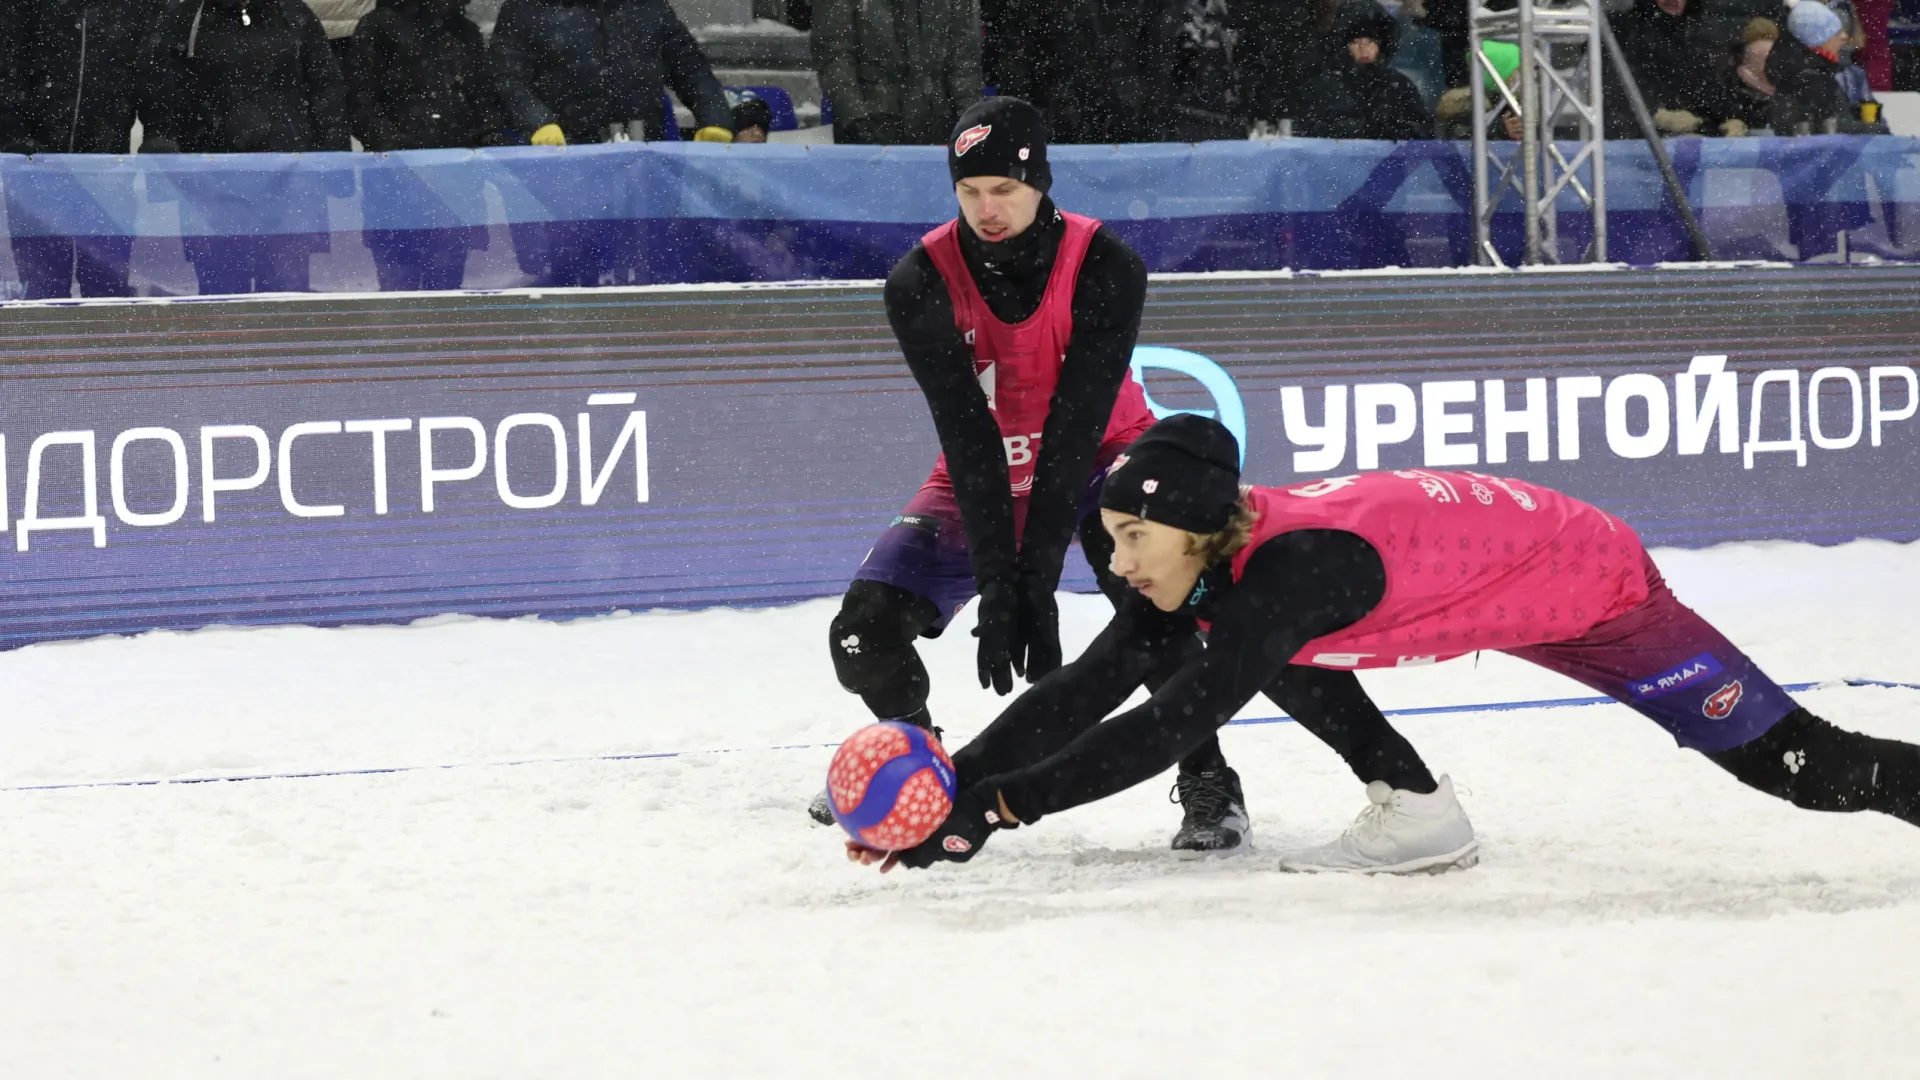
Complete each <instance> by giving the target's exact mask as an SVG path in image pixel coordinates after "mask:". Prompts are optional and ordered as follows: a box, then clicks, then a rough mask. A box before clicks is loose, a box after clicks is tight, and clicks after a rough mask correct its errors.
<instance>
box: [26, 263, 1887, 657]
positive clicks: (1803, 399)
mask: <svg viewBox="0 0 1920 1080" xmlns="http://www.w3.org/2000/svg"><path fill="white" fill-rule="evenodd" d="M1916 288H1920V269H1907V268H1891V267H1890V268H1880V269H1864V268H1852V269H1812V268H1802V269H1774V270H1722V271H1699V270H1688V271H1645V272H1613V273H1537V274H1536V273H1527V274H1491V273H1488V274H1454V275H1418V276H1416V275H1406V276H1400V275H1381V276H1344V277H1326V278H1289V277H1284V276H1269V277H1245V276H1243V277H1216V278H1204V279H1162V280H1157V281H1156V282H1155V283H1154V285H1153V287H1152V290H1151V293H1150V295H1149V298H1148V307H1147V317H1146V321H1145V325H1144V328H1143V331H1142V336H1141V340H1140V348H1139V349H1138V350H1137V352H1136V354H1135V358H1134V366H1135V370H1136V371H1137V372H1138V373H1139V374H1140V376H1141V378H1142V380H1143V381H1144V383H1145V385H1146V387H1147V390H1148V394H1149V396H1150V398H1151V399H1152V401H1153V403H1154V405H1155V407H1156V409H1157V410H1158V411H1162V412H1164V411H1169V410H1194V411H1206V412H1211V413H1213V414H1214V415H1216V416H1218V417H1219V418H1220V419H1221V421H1222V422H1223V423H1225V424H1227V426H1229V427H1230V428H1232V429H1233V430H1234V431H1235V432H1236V434H1238V435H1240V436H1241V439H1242V445H1243V446H1244V448H1245V452H1246V476H1247V478H1248V479H1249V481H1251V482H1255V483H1266V484H1276V485H1278V484H1287V483H1290V482H1293V481H1296V480H1300V479H1302V478H1310V477H1325V476H1337V475H1345V474H1347V473H1352V472H1355V471H1359V470H1366V469H1376V468H1382V469H1412V468H1446V469H1467V470H1474V471H1484V472H1487V473H1489V474H1494V475H1507V476H1517V477H1523V478H1526V479H1529V480H1533V481H1537V482H1540V483H1544V484H1549V485H1553V486H1556V487H1559V488H1561V489H1563V490H1566V491H1568V492H1570V493H1572V494H1574V495H1576V496H1579V497H1581V498H1585V499H1588V500H1590V501H1592V502H1595V503H1597V504H1599V505H1601V506H1602V507H1605V508H1606V509H1608V510H1611V511H1613V512H1615V513H1617V514H1620V515H1622V516H1624V517H1625V518H1626V519H1627V520H1628V521H1629V522H1630V523H1632V524H1633V525H1634V526H1635V527H1637V528H1638V529H1639V530H1640V531H1641V533H1642V534H1643V535H1644V537H1645V539H1646V540H1647V541H1648V542H1649V543H1652V544H1668V545H1685V546H1700V545H1706V544H1712V543H1717V542H1722V541H1730V540H1755V539H1776V538H1784V539H1795V540H1807V541H1813V542H1817V543H1834V542H1840V541H1844V540H1849V539H1853V538H1856V537H1884V538H1888V539H1893V540H1912V539H1915V538H1917V537H1920V418H1917V417H1916V405H1920V380H1916V375H1915V370H1916V363H1917V362H1920V313H1916V311H1915V305H1914V304H1913V303H1912V302H1911V297H1912V296H1913V295H1915V290H1916ZM0 373H4V378H3V379H0V647H12V646H19V645H23V644H28V643H31V642H35V641H44V640H50V639H56V638H65V637H78V636H87V635H93V634H101V633H122V632H133V631H140V630H145V629H152V628H160V627H194V626H203V625H208V624H213V623H281V622H296V623H309V624H319V625H334V624H341V623H354V622H380V621H396V620H406V619H413V618H418V617H422V616H428V615H434V614H441V613H449V612H458V613H470V614H477V615H491V616H514V615H525V614H539V615H547V616H556V617H564V616H579V615H589V614H596V613H604V612H609V611H615V610H621V609H642V608H654V607H699V606H707V605H723V604H733V605H746V604H769V603H784V602H791V601H796V600H800V599H805V598H808V597H817V596H827V595H832V594H835V593H837V592H839V591H840V590H841V589H843V588H844V587H845V584H846V582H847V580H848V578H849V575H850V574H851V573H852V571H853V569H854V567H855V566H857V565H858V563H859V562H860V560H861V558H862V557H863V556H864V554H865V552H866V550H867V548H868V546H869V545H870V544H871V542H872V540H873V538H874V537H875V536H876V535H877V534H878V533H879V531H880V530H881V529H883V528H884V527H886V525H887V524H888V523H889V522H890V521H891V519H892V516H893V515H894V514H895V513H896V512H897V511H898V509H899V508H900V507H901V506H903V505H904V504H905V502H906V501H907V499H908V498H909V497H910V496H911V495H912V494H913V492H914V491H915V490H916V488H917V487H918V486H919V484H920V482H921V481H922V480H923V479H924V478H925V476H926V474H927V472H928V470H929V469H930V467H931V465H932V463H933V459H934V456H935V453H936V447H935V443H934V438H933V432H932V425H931V422H930V420H929V418H928V413H927V410H926V407H925V405H924V403H923V402H922V401H921V399H920V395H919V392H918V389H917V387H916V386H915V384H914V382H913V380H912V378H911V377H910V376H909V374H908V373H907V371H906V368H905V365H904V364H903V363H902V361H901V360H900V358H899V355H898V352H897V349H896V347H895V345H894V342H893V339H892V335H891V333H890V332H889V331H888V329H887V326H886V320H885V317H884V313H883V311H882V310H881V306H880V296H879V288H878V285H877V284H865V285H855V286H832V287H828V286H807V287H762V288H744V289H742V288H733V289H722V288H698V287H689V288H679V289H656V290H624V291H623V290H597V291H582V292H569V293H560V294H547V295H539V294H503V295H439V296H413V297H407V296H394V297H366V298H354V299H346V298H341V299H327V298H320V297H316V298H313V299H307V300H294V301H265V300H263V301H244V300H234V301H192V302H173V303H132V304H112V305H57V306H37V305H25V306H21V305H16V306H12V307H7V308H0ZM1068 569H1069V584H1070V585H1077V586H1079V587H1087V586H1089V585H1090V579H1089V577H1088V575H1087V574H1086V572H1085V567H1084V566H1083V565H1081V564H1080V563H1079V557H1078V556H1077V555H1073V556H1069V567H1068Z"/></svg>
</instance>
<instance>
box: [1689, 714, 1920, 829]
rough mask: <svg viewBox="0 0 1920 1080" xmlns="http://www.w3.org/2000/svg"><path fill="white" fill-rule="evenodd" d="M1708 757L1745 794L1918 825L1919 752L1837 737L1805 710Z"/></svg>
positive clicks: (1865, 738) (1854, 735)
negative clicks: (1869, 813)
mask: <svg viewBox="0 0 1920 1080" xmlns="http://www.w3.org/2000/svg"><path fill="white" fill-rule="evenodd" d="M1707 758H1708V760H1710V761H1712V762H1713V763H1714V764H1715V765H1718V766H1720V767H1721V768H1723V769H1725V770H1727V771H1728V772H1730V773H1732V774H1733V775H1734V776H1735V777H1736V778H1738V779H1739V780H1740V782H1741V783H1743V784H1746V785H1747V786H1748V787H1751V788H1754V789H1756V790H1759V791H1764V792H1766V793H1767V794H1769V795H1772V796H1774V797H1776V798H1781V799H1785V800H1787V801H1788V802H1790V803H1792V804H1793V805H1795V806H1798V807H1801V808H1802V809H1806V810H1826V811H1829V812H1833V813H1842V814H1847V813H1855V812H1857V811H1861V810H1878V811H1879V812H1881V813H1883V814H1891V815H1892V816H1894V817H1897V818H1899V819H1900V820H1901V821H1904V822H1907V823H1908V824H1911V825H1920V746H1915V745H1913V744H1912V743H1903V742H1897V741H1895V740H1893V739H1876V738H1874V737H1873V736H1871V735H1862V734H1860V733H1858V732H1854V731H1843V730H1841V729H1840V728H1837V727H1834V726H1833V725H1832V724H1829V723H1827V722H1826V721H1825V720H1822V719H1820V718H1819V717H1817V716H1815V715H1813V714H1812V713H1810V712H1808V711H1807V710H1805V709H1795V710H1794V711H1793V712H1791V713H1788V714H1787V716H1786V718H1785V719H1783V720H1781V721H1780V722H1779V723H1777V724H1775V725H1774V726H1773V727H1771V728H1769V729H1768V730H1767V733H1766V734H1764V735H1762V736H1760V737H1759V738H1757V739H1755V740H1753V741H1752V742H1750V743H1747V744H1746V745H1744V746H1736V747H1734V748H1733V749H1731V750H1722V751H1719V752H1718V753H1712V754H1708V755H1707Z"/></svg>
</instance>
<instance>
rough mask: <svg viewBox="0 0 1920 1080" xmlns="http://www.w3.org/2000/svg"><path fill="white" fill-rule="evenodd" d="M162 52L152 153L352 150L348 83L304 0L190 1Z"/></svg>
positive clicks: (153, 94)
mask: <svg viewBox="0 0 1920 1080" xmlns="http://www.w3.org/2000/svg"><path fill="white" fill-rule="evenodd" d="M153 45H154V47H153V50H152V51H151V53H150V54H149V56H148V62H149V65H150V67H149V75H150V80H149V84H148V87H147V95H146V98H145V100H144V103H143V108H142V110H141V116H142V119H143V120H144V121H145V123H146V134H145V144H144V145H143V146H142V148H141V149H142V150H143V151H145V152H148V153H165V152H179V153H189V154H225V153H254V152H270V153H299V152H302V151H309V150H347V149H350V148H351V145H352V144H351V141H350V138H349V135H348V130H349V125H348V120H347V84H346V80H345V79H344V78H343V77H342V76H341V74H340V66H339V65H338V64H337V63H335V62H334V57H333V51H332V49H331V48H329V47H328V45H327V36H326V31H325V30H323V29H322V28H321V26H320V20H319V19H317V18H315V17H314V15H313V12H312V11H310V10H309V9H308V8H307V6H306V4H304V3H302V2H301V0H182V2H180V3H179V4H177V5H176V6H175V7H173V8H172V9H171V10H169V11H168V12H167V14H166V15H165V17H163V18H162V19H161V20H160V24H159V28H158V30H157V31H156V33H155V37H154V40H153Z"/></svg>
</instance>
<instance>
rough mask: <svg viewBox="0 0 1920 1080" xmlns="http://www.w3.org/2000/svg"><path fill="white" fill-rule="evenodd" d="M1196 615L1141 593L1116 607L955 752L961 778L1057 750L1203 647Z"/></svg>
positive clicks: (967, 781) (967, 780)
mask: <svg viewBox="0 0 1920 1080" xmlns="http://www.w3.org/2000/svg"><path fill="white" fill-rule="evenodd" d="M1197 631H1198V626H1197V625H1196V624H1195V623H1194V620H1193V616H1191V615H1186V614H1181V613H1174V612H1164V611H1161V610H1159V609H1158V608H1155V607H1154V606H1153V605H1152V604H1150V603H1148V602H1147V601H1146V599H1145V598H1143V597H1140V596H1134V597H1132V598H1131V599H1130V600H1129V601H1128V602H1127V603H1125V604H1123V605H1122V606H1121V607H1120V609H1119V610H1117V611H1115V612H1114V614H1113V618H1112V620H1111V621H1109V622H1108V623H1107V625H1106V627H1105V628H1104V629H1102V630H1101V631H1100V633H1099V635H1098V636H1097V637H1095V638H1094V639H1093V643H1092V644H1090V645H1088V646H1087V649H1086V651H1085V652H1083V653H1081V654H1080V656H1079V657H1078V658H1077V659H1075V660H1074V661H1073V662H1072V663H1070V664H1068V665H1066V666H1065V667H1062V668H1060V669H1058V670H1056V671H1055V672H1054V673H1053V674H1051V675H1049V676H1047V677H1046V678H1044V679H1041V680H1040V681H1039V682H1037V683H1035V684H1034V685H1033V687H1032V688H1031V689H1029V690H1028V691H1027V692H1026V693H1024V694H1022V695H1020V697H1018V698H1017V699H1015V700H1014V702H1013V704H1011V705H1009V706H1007V708H1006V709H1005V710H1004V711H1003V712H1001V714H1000V716H999V717H998V718H997V719H995V720H994V722H993V723H991V724H989V725H988V726H987V728H986V730H984V731H982V732H981V733H980V734H979V735H978V736H976V737H975V738H974V740H973V741H972V742H970V743H968V744H967V745H966V746H964V747H961V748H960V749H959V750H958V751H956V752H955V753H954V755H953V768H954V773H955V775H956V778H957V780H958V782H959V785H960V786H961V787H962V788H965V787H968V786H970V785H971V784H973V783H974V782H975V781H978V780H982V779H985V778H986V777H989V776H995V775H998V774H1000V773H1005V772H1010V771H1012V770H1014V769H1018V768H1020V767H1022V766H1025V765H1031V764H1033V763H1034V762H1036V761H1040V760H1043V759H1045V758H1047V757H1049V756H1051V755H1053V754H1056V753H1058V752H1059V751H1061V750H1062V749H1065V748H1066V746H1067V745H1068V744H1070V743H1072V742H1073V740H1075V739H1077V738H1079V737H1080V735H1081V734H1083V733H1084V732H1085V731H1086V730H1087V729H1088V728H1091V727H1093V726H1094V725H1095V724H1098V723H1099V722H1100V721H1101V720H1103V719H1105V718H1106V717H1107V716H1108V715H1109V714H1111V713H1112V712H1113V710H1115V709H1117V708H1119V707H1120V706H1121V705H1122V704H1123V703H1125V702H1126V700H1127V698H1128V697H1129V696H1131V695H1132V694H1133V692H1134V691H1135V690H1137V689H1139V687H1140V686H1141V685H1142V684H1143V683H1144V682H1145V681H1146V678H1147V676H1148V675H1149V674H1151V673H1153V672H1154V671H1155V670H1156V669H1157V668H1158V667H1159V666H1160V664H1161V662H1162V661H1163V659H1164V658H1165V657H1166V656H1168V655H1170V654H1176V653H1177V652H1179V651H1180V649H1181V648H1182V646H1183V645H1186V646H1187V647H1191V648H1195V649H1197V648H1198V642H1197V641H1196V640H1195V634H1196V633H1197Z"/></svg>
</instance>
